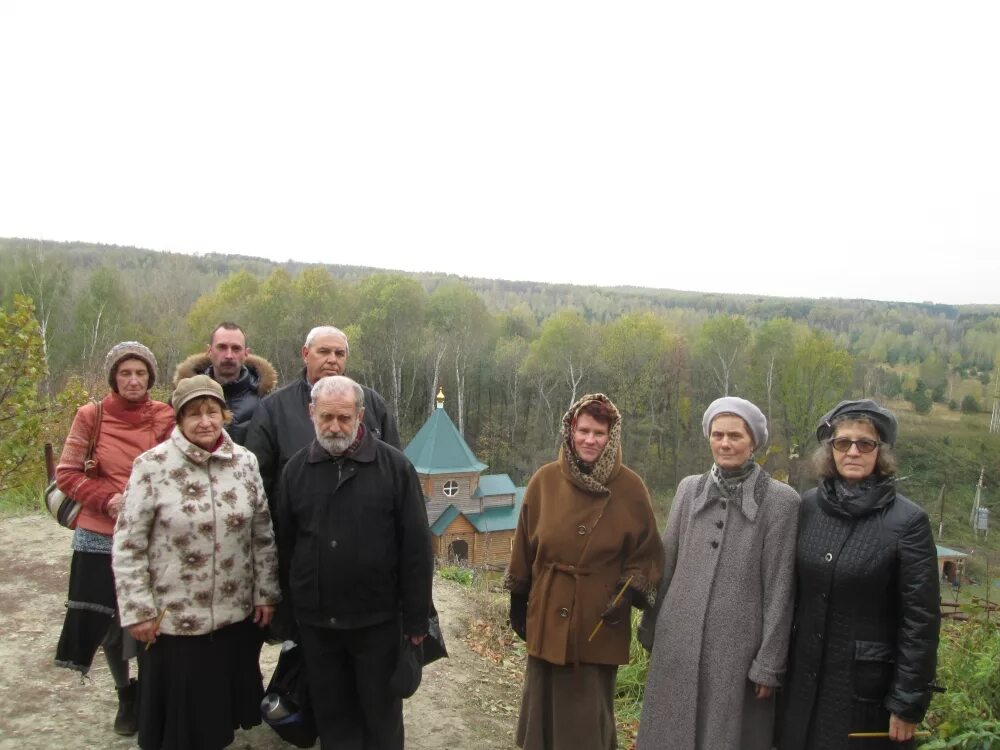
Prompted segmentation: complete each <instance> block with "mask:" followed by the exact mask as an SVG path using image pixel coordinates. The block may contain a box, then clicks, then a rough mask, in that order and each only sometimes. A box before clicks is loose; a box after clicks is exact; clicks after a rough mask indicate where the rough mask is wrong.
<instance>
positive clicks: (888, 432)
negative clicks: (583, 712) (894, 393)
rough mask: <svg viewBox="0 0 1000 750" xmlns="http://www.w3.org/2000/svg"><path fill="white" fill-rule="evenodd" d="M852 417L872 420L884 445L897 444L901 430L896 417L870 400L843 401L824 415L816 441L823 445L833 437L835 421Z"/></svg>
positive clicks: (817, 431)
mask: <svg viewBox="0 0 1000 750" xmlns="http://www.w3.org/2000/svg"><path fill="white" fill-rule="evenodd" d="M852 416H858V417H865V418H867V419H869V420H871V422H872V424H874V425H875V429H876V430H878V435H879V437H880V438H881V439H882V442H883V443H888V444H889V445H890V446H892V445H895V444H896V433H897V432H898V429H899V427H898V425H897V423H896V415H895V414H893V413H892V412H891V411H889V410H888V409H885V408H883V407H881V406H879V405H878V404H876V403H875V402H874V401H872V400H871V399H868V398H865V399H861V400H860V401H841V402H840V403H839V404H837V405H836V406H835V407H833V408H832V409H831V410H830V411H828V412H827V413H826V414H824V415H823V418H822V419H821V420H820V421H819V426H818V427H816V439H817V440H818V441H819V442H821V443H822V442H823V441H824V440H827V439H829V438H831V437H833V423H834V421H835V420H839V419H841V418H843V417H847V418H848V419H850V417H852Z"/></svg>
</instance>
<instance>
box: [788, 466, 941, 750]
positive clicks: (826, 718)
mask: <svg viewBox="0 0 1000 750" xmlns="http://www.w3.org/2000/svg"><path fill="white" fill-rule="evenodd" d="M832 497H835V495H834V489H833V485H832V483H831V482H830V481H829V480H827V481H825V482H824V483H822V484H820V486H819V487H817V488H815V489H812V490H810V491H808V492H807V493H806V494H805V495H803V497H802V505H801V509H800V516H799V540H798V549H797V558H796V559H797V565H798V571H797V584H798V593H797V598H796V612H795V620H794V624H793V635H792V650H791V660H790V664H789V678H788V681H787V687H786V689H785V691H784V695H783V700H782V703H783V707H784V708H783V712H782V718H781V720H780V724H779V731H778V736H779V738H780V743H779V747H780V748H781V749H782V750H825V749H827V748H830V749H833V748H850V747H852V745H851V744H849V740H848V738H847V735H848V733H849V732H860V731H883V732H884V731H887V730H888V728H889V714H890V712H891V713H894V714H896V715H898V716H899V717H900V718H902V719H904V720H906V721H911V722H918V721H920V720H921V719H922V718H923V716H924V713H925V712H926V711H927V706H928V704H929V703H930V698H931V690H930V683H931V682H932V681H933V679H934V671H935V666H936V663H937V644H938V630H939V628H940V623H941V616H940V600H939V591H938V568H937V552H936V549H935V546H934V539H933V536H932V534H931V527H930V522H929V520H928V518H927V514H926V513H925V512H924V511H923V510H922V509H921V508H920V507H919V506H918V505H916V504H915V503H913V502H911V501H910V500H908V499H907V498H905V497H903V496H902V495H899V494H896V491H895V487H894V484H893V482H892V480H891V479H888V480H884V481H883V482H882V483H881V484H880V485H879V486H878V488H877V490H876V491H875V492H874V493H873V494H872V502H871V504H870V505H869V506H868V507H867V508H866V510H865V511H864V513H863V514H860V515H856V516H854V517H851V516H848V515H846V514H844V513H842V512H840V513H838V511H837V508H836V506H835V504H833V503H831V502H830V499H829V498H832ZM866 743H867V744H865V747H866V748H882V747H886V748H888V747H891V748H893V749H894V750H901V748H904V747H906V746H907V745H905V744H899V743H891V742H889V741H888V740H886V741H885V744H882V743H881V742H877V741H874V740H866Z"/></svg>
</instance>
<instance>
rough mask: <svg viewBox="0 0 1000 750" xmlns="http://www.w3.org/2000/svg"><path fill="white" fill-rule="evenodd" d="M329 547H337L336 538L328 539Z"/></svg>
mask: <svg viewBox="0 0 1000 750" xmlns="http://www.w3.org/2000/svg"><path fill="white" fill-rule="evenodd" d="M330 548H331V549H336V548H337V540H336V539H331V540H330Z"/></svg>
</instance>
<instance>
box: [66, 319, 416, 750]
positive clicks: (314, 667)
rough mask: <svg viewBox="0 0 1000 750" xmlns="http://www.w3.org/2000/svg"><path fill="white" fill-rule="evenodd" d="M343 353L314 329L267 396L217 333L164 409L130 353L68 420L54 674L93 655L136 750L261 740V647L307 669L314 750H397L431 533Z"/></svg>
mask: <svg viewBox="0 0 1000 750" xmlns="http://www.w3.org/2000/svg"><path fill="white" fill-rule="evenodd" d="M348 352H349V347H348V342H347V337H346V336H345V335H344V333H343V332H342V331H340V330H339V329H337V328H334V327H331V326H322V327H318V328H314V329H313V330H312V331H310V332H309V334H308V336H307V337H306V340H305V344H304V345H303V347H302V358H303V363H304V367H303V370H302V373H301V377H300V378H298V379H296V380H295V381H293V382H291V383H289V384H288V385H285V386H284V387H282V388H280V389H277V390H275V386H276V384H277V376H276V373H275V371H274V368H272V367H271V366H270V364H269V363H267V362H266V361H265V360H264V359H262V358H260V357H256V356H254V355H252V354H251V353H250V350H249V349H248V348H247V345H246V334H245V332H244V331H243V330H242V328H240V327H239V326H238V325H236V324H234V323H223V324H220V325H219V326H218V327H217V328H216V329H215V330H214V331H213V332H212V335H211V337H210V340H209V344H208V347H207V350H206V352H205V353H204V354H199V355H195V356H193V357H190V358H188V359H187V360H185V361H184V362H182V363H181V364H180V365H179V366H178V368H177V371H176V373H175V380H174V383H173V386H174V388H173V394H172V396H171V398H170V404H169V405H168V404H165V403H160V402H157V401H154V400H153V399H151V398H150V393H149V392H150V389H151V388H152V387H153V385H154V384H155V382H156V373H157V362H156V358H155V357H154V355H153V353H152V352H151V351H150V350H149V349H148V348H147V347H146V346H144V345H142V344H141V343H139V342H135V341H126V342H122V343H120V344H117V345H115V346H114V347H112V349H111V351H109V352H108V355H107V357H106V359H105V369H106V371H107V375H108V384H109V386H110V389H111V391H110V393H109V394H108V395H107V396H105V397H104V398H103V399H101V400H100V401H99V402H92V403H88V404H86V405H84V406H83V407H81V408H80V409H79V410H78V411H77V414H76V417H75V418H74V421H73V425H72V427H71V428H70V433H69V435H68V437H67V439H66V442H65V444H64V447H63V451H62V454H61V456H60V459H59V463H58V466H57V468H56V481H57V484H58V486H59V487H60V489H62V490H63V491H64V492H65V493H66V494H67V495H68V496H70V497H73V498H74V499H76V500H77V501H79V502H80V503H81V506H82V507H81V511H80V513H79V516H78V523H77V525H76V528H75V531H74V534H73V540H72V549H73V556H72V562H71V571H70V583H69V596H68V601H67V613H66V617H65V620H64V623H63V628H62V632H61V635H60V639H59V643H58V646H57V652H56V664H58V665H60V666H64V667H68V668H71V669H75V670H78V671H80V672H81V673H83V674H87V672H88V671H89V670H90V668H91V665H92V662H93V659H94V657H95V655H96V652H97V649H98V647H102V648H103V650H104V653H105V657H106V659H107V662H108V667H109V671H110V673H111V675H112V678H113V680H114V683H115V687H116V689H117V692H118V711H117V714H116V716H115V718H114V722H113V727H114V731H116V732H117V733H119V734H122V735H133V734H136V733H138V743H139V746H140V747H142V748H144V749H145V750H153V749H155V750H162V749H166V748H176V749H177V750H187V749H189V748H190V749H196V750H216V749H217V748H222V747H225V746H226V745H228V744H230V743H231V742H232V741H233V739H234V736H235V735H234V733H235V730H236V729H237V728H249V727H252V726H254V725H256V724H259V723H260V722H261V699H262V697H263V681H262V675H261V672H260V667H259V656H260V651H261V647H262V645H263V643H264V640H265V637H266V636H267V635H268V634H270V635H271V636H278V637H279V638H284V637H290V638H294V639H295V640H296V641H297V642H298V643H299V645H300V646H301V648H302V651H303V652H304V658H303V663H304V665H305V679H306V682H307V684H308V688H309V694H310V695H311V696H312V699H311V705H310V708H311V715H312V716H313V717H314V719H315V724H316V729H317V732H318V734H319V738H320V741H321V743H322V745H323V747H326V748H352V749H353V748H357V749H358V750H361V749H362V748H386V749H390V748H391V749H401V748H402V747H403V721H402V700H401V697H400V696H399V695H396V694H395V693H394V691H393V690H392V688H391V687H390V685H391V682H392V681H391V678H392V676H393V672H394V670H395V669H396V667H397V662H398V661H399V659H400V657H401V654H402V653H403V651H404V643H406V642H409V644H413V645H419V644H420V643H421V641H422V640H423V638H424V637H425V635H426V634H427V629H428V618H429V615H430V608H431V580H432V576H433V558H432V551H431V543H430V530H429V527H428V524H427V515H426V512H425V510H424V501H423V494H422V492H421V489H420V484H419V481H418V479H417V476H416V472H415V471H414V469H413V466H412V465H411V464H410V462H409V461H408V460H407V459H406V457H405V456H404V455H403V453H402V452H401V450H400V444H399V431H398V429H397V428H396V423H395V420H394V418H393V417H392V415H391V413H390V412H389V410H388V409H387V408H386V405H385V402H384V401H383V400H382V398H381V397H380V396H379V395H378V393H376V392H375V391H373V390H371V389H369V388H366V387H364V386H361V385H359V384H358V383H355V382H354V381H353V380H351V379H350V378H348V377H346V376H345V375H344V371H345V368H346V364H347V359H348ZM276 608H277V613H279V614H282V615H283V618H282V621H283V627H281V628H277V627H275V626H276V625H277V621H276V620H275V615H276ZM134 657H137V659H138V677H137V678H132V677H131V676H130V673H129V661H130V659H131V658H134Z"/></svg>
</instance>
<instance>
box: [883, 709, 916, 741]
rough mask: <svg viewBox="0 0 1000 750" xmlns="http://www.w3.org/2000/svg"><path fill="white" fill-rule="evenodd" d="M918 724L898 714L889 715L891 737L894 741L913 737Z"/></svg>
mask: <svg viewBox="0 0 1000 750" xmlns="http://www.w3.org/2000/svg"><path fill="white" fill-rule="evenodd" d="M916 728H917V725H916V724H911V723H910V722H908V721H905V720H903V719H900V718H899V717H898V716H896V714H892V715H891V716H890V717H889V739H890V740H892V741H893V742H906V741H907V740H912V739H913V732H914V731H915V730H916Z"/></svg>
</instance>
